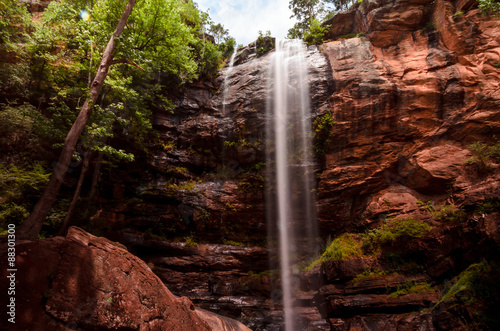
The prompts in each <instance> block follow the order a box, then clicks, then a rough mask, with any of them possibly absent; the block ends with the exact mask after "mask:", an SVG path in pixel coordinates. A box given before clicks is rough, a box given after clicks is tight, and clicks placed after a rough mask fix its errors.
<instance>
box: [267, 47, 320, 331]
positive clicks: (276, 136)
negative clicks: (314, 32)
mask: <svg viewBox="0 0 500 331" xmlns="http://www.w3.org/2000/svg"><path fill="white" fill-rule="evenodd" d="M306 55H307V50H306V46H305V44H304V43H302V42H301V41H299V40H277V41H276V50H275V52H274V53H273V54H272V55H271V59H270V64H269V86H268V87H269V88H268V96H267V129H266V131H267V139H266V140H267V171H268V176H269V177H268V178H269V182H270V183H269V187H268V190H267V191H268V192H272V193H268V196H267V199H268V208H270V210H268V214H267V215H268V218H269V219H268V224H271V223H273V224H276V223H277V226H274V227H273V226H270V237H272V236H273V234H274V236H275V238H274V237H273V238H270V242H273V241H275V239H277V240H278V242H279V244H278V247H277V249H278V250H279V259H280V272H281V291H282V303H283V310H284V323H285V330H286V331H294V330H296V329H298V327H299V326H298V325H299V323H300V321H299V320H298V318H297V316H298V313H297V312H296V311H294V309H295V307H294V301H295V298H296V294H297V291H298V290H299V288H298V285H297V281H296V277H295V276H294V274H297V273H298V270H297V264H298V263H299V262H301V261H304V259H307V258H308V257H310V256H311V255H312V253H313V250H314V243H315V242H316V239H317V230H316V229H317V225H316V214H315V199H314V190H313V189H314V176H313V172H312V157H311V153H312V146H311V145H312V144H311V134H312V127H311V113H310V112H311V109H310V108H311V107H310V101H309V100H310V96H309V81H308V70H307V61H306ZM274 220H276V221H274ZM273 221H274V222H273ZM276 232H277V233H276Z"/></svg>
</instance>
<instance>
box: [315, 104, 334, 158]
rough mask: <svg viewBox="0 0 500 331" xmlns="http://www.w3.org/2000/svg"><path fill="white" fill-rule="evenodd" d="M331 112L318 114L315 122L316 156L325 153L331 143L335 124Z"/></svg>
mask: <svg viewBox="0 0 500 331" xmlns="http://www.w3.org/2000/svg"><path fill="white" fill-rule="evenodd" d="M335 123H336V122H335V121H334V120H333V117H332V114H331V113H329V112H328V113H326V114H324V115H323V116H318V117H316V119H315V120H314V122H313V130H314V143H313V145H314V146H313V148H314V154H315V155H316V156H322V155H325V154H326V153H327V152H328V148H329V146H330V144H331V137H332V135H333V131H332V128H333V126H334V125H335Z"/></svg>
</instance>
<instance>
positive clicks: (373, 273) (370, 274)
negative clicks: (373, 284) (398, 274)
mask: <svg viewBox="0 0 500 331" xmlns="http://www.w3.org/2000/svg"><path fill="white" fill-rule="evenodd" d="M390 274H395V273H391V272H390V271H388V270H371V269H366V270H365V271H363V273H361V274H358V275H356V277H354V278H353V279H352V280H351V281H350V282H349V283H350V284H351V285H358V284H360V283H362V282H363V281H364V280H367V279H371V278H378V277H384V276H387V275H390Z"/></svg>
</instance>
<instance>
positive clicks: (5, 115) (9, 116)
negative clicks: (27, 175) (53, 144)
mask: <svg viewBox="0 0 500 331" xmlns="http://www.w3.org/2000/svg"><path fill="white" fill-rule="evenodd" d="M33 111H34V107H32V106H30V105H21V106H18V107H14V106H11V105H5V104H0V146H1V147H0V150H2V151H3V152H4V153H7V152H8V151H9V150H10V151H11V150H12V148H13V147H14V146H15V147H16V149H17V150H18V152H19V148H20V147H21V149H24V148H29V147H33V146H34V145H37V144H38V139H37V138H38V137H37V136H36V134H35V133H34V128H33V126H34V120H33V118H32V117H31V116H30V113H31V112H33Z"/></svg>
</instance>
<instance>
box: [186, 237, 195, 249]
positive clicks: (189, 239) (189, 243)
mask: <svg viewBox="0 0 500 331" xmlns="http://www.w3.org/2000/svg"><path fill="white" fill-rule="evenodd" d="M184 241H185V245H186V247H198V243H197V242H196V240H195V239H194V238H193V237H192V236H189V237H186V238H185V239H184Z"/></svg>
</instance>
